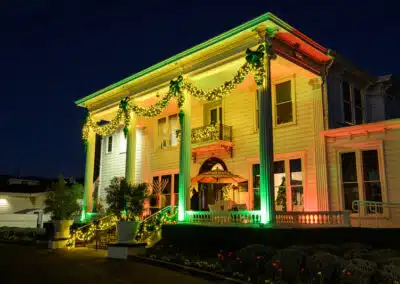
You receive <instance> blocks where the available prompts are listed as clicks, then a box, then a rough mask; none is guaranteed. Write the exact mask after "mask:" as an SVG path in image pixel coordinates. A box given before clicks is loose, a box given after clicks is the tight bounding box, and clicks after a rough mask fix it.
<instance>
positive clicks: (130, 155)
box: [125, 113, 137, 184]
mask: <svg viewBox="0 0 400 284" xmlns="http://www.w3.org/2000/svg"><path fill="white" fill-rule="evenodd" d="M136 123H137V116H136V114H135V113H132V114H131V118H130V123H129V126H128V135H127V146H126V167H125V178H126V181H127V182H128V184H135V182H136Z"/></svg>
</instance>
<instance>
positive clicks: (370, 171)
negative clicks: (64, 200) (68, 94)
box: [76, 13, 400, 226]
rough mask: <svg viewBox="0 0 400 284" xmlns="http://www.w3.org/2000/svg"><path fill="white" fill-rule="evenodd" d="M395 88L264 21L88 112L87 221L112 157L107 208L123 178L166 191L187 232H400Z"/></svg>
mask: <svg viewBox="0 0 400 284" xmlns="http://www.w3.org/2000/svg"><path fill="white" fill-rule="evenodd" d="M248 49H250V50H248ZM366 60H368V59H367V58H366ZM133 68H134V67H133ZM392 81H393V78H391V77H380V78H377V77H375V76H372V75H370V74H368V73H366V72H364V71H362V70H360V69H359V68H357V67H355V66H354V65H353V64H351V63H350V62H348V61H346V60H345V59H343V58H342V57H341V56H340V55H338V54H336V53H334V52H332V51H330V50H328V49H327V48H325V47H323V46H321V45H319V44H318V43H316V42H315V41H313V40H312V39H311V38H309V37H307V36H306V35H304V34H302V33H301V32H300V31H298V30H297V29H295V28H293V27H292V26H290V25H289V24H287V23H285V22H284V21H282V20H281V19H279V18H277V17H276V16H274V15H273V14H271V13H267V14H265V15H262V16H260V17H258V18H256V19H253V20H251V21H249V22H247V23H245V24H243V25H240V26H238V27H236V28H234V29H232V30H230V31H227V32H225V33H223V34H221V35H219V36H217V37H215V38H212V39H210V40H208V41H206V42H204V43H201V44H199V45H197V46H195V47H193V48H191V49H189V50H186V51H184V52H182V53H180V54H178V55H175V56H173V57H171V58H168V59H166V60H164V61H162V62H160V63H158V64H156V65H154V66H151V67H149V68H147V69H145V70H143V71H140V72H138V73H136V74H134V75H132V76H130V77H128V78H125V79H123V80H121V81H119V82H117V83H114V84H112V85H110V86H107V87H105V88H104V89H101V90H99V91H97V92H95V93H93V94H90V95H88V96H87V97H84V98H82V99H80V100H78V101H76V104H77V105H78V106H81V107H84V108H87V110H88V111H89V116H88V119H87V123H86V124H85V127H84V129H83V137H84V139H85V141H86V143H87V159H86V177H85V198H84V200H85V208H86V210H87V211H86V212H90V211H91V210H92V199H91V196H92V192H93V165H94V151H95V147H101V158H100V176H99V192H98V194H99V197H101V198H103V199H104V198H105V188H106V187H107V186H108V185H109V182H110V180H111V179H112V178H113V177H115V176H118V177H122V176H124V177H126V178H127V179H128V181H129V182H131V183H134V182H147V183H150V184H151V183H153V182H154V181H157V180H165V181H166V184H167V185H166V188H165V190H164V192H163V196H164V203H163V205H165V206H168V205H172V206H174V205H177V206H178V208H179V220H180V221H182V222H183V221H185V222H193V223H199V222H200V223H210V222H216V220H217V221H218V223H220V224H226V223H230V222H233V221H232V220H233V219H232V216H233V215H234V216H236V217H237V218H236V217H235V218H236V219H235V222H236V223H268V222H276V223H298V222H301V223H308V224H350V222H352V223H353V225H355V224H358V222H359V221H360V220H363V222H364V224H370V223H371V222H372V221H373V222H376V220H377V219H379V220H380V224H381V225H382V226H397V225H398V224H399V223H400V219H397V218H398V215H397V214H398V213H397V210H396V204H395V203H396V202H400V179H399V177H398V174H397V172H398V170H397V167H398V164H399V163H398V160H399V158H400V120H399V119H396V117H399V116H398V113H397V114H396V112H398V110H399V106H400V99H399V93H396V92H394V93H393V94H391V95H390V96H389V95H387V91H388V88H389V87H388V85H390V86H391V85H393V84H394V82H392ZM385 86H386V87H385ZM394 106H397V107H394ZM387 118H392V119H390V120H388V119H387ZM99 121H109V123H108V124H106V125H103V126H99V125H98V124H97V122H99ZM177 132H178V135H177ZM96 134H97V135H101V136H102V139H101V144H100V145H95V143H94V141H95V135H96ZM230 185H233V186H230ZM193 188H195V189H196V191H198V193H199V197H198V199H193V198H191V193H192V189H193ZM193 200H194V202H193ZM196 202H197V203H196ZM226 212H231V213H226ZM232 212H234V213H232ZM210 216H214V217H215V216H222V217H221V218H217V219H215V218H214V217H212V218H210ZM227 216H228V217H227ZM221 220H222V221H221ZM371 220H372V221H371ZM370 221H371V222H370Z"/></svg>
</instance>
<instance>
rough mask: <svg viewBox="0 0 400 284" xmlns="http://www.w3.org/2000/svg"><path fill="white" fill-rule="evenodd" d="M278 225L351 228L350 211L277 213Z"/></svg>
mask: <svg viewBox="0 0 400 284" xmlns="http://www.w3.org/2000/svg"><path fill="white" fill-rule="evenodd" d="M275 216H276V224H278V225H300V226H304V225H306V226H307V225H316V226H318V225H320V226H340V227H347V226H350V215H349V212H348V211H319V212H295V211H291V212H276V213H275Z"/></svg>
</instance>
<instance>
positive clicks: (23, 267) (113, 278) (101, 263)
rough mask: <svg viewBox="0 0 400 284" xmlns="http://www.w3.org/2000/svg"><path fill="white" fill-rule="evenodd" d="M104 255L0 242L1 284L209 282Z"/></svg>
mask: <svg viewBox="0 0 400 284" xmlns="http://www.w3.org/2000/svg"><path fill="white" fill-rule="evenodd" d="M105 255H106V252H105V251H94V250H89V249H77V250H69V251H50V250H46V249H37V248H34V247H30V246H17V245H8V244H7V245H6V244H0V268H1V269H0V270H1V271H2V273H1V274H2V275H1V278H0V283H7V284H14V283H18V284H23V283H29V284H33V283H38V284H39V283H40V284H47V283H48V284H54V283H57V284H64V283H65V284H80V283H84V284H90V283H95V284H103V283H104V284H113V283H115V284H125V283H143V284H146V283H149V284H150V283H151V284H157V283H163V284H165V283H188V284H205V283H210V282H207V281H205V280H202V279H199V278H194V277H192V276H189V275H184V274H180V273H178V272H175V271H170V270H167V269H163V268H159V267H153V266H150V265H146V264H142V263H136V262H133V261H130V260H124V261H123V260H121V261H119V260H108V259H107V258H105Z"/></svg>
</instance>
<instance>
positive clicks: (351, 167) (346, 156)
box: [340, 152, 357, 182]
mask: <svg viewBox="0 0 400 284" xmlns="http://www.w3.org/2000/svg"><path fill="white" fill-rule="evenodd" d="M340 156H341V162H342V182H357V168H356V153H354V152H350V153H342V154H340Z"/></svg>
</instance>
